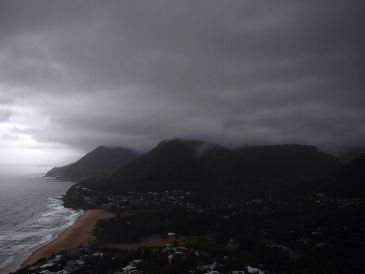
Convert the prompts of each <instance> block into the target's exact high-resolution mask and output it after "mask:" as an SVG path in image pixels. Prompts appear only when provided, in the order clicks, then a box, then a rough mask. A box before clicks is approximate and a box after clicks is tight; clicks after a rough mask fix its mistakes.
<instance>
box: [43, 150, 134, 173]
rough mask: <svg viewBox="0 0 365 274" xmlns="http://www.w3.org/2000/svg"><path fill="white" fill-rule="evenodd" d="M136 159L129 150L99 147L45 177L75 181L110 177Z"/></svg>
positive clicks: (52, 170)
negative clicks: (95, 177)
mask: <svg viewBox="0 0 365 274" xmlns="http://www.w3.org/2000/svg"><path fill="white" fill-rule="evenodd" d="M136 157H137V155H136V153H134V152H133V151H132V150H130V149H127V148H123V147H105V146H99V147H97V148H96V149H94V150H93V151H91V152H89V153H88V154H86V155H85V156H84V157H82V158H81V159H80V160H78V161H77V162H75V163H72V164H69V165H66V166H63V167H55V168H52V169H51V170H50V171H48V172H47V173H46V175H45V176H47V177H58V178H65V179H66V178H67V179H73V180H78V179H82V178H87V177H94V176H108V175H110V174H111V173H112V172H113V171H114V170H116V169H118V168H120V167H122V166H123V165H124V164H126V163H127V162H129V161H131V160H133V159H135V158H136Z"/></svg>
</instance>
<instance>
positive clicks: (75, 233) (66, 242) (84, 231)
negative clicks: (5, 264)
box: [21, 209, 114, 268]
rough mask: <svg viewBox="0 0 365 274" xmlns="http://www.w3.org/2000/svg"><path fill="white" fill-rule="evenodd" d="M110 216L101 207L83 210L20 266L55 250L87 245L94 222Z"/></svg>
mask: <svg viewBox="0 0 365 274" xmlns="http://www.w3.org/2000/svg"><path fill="white" fill-rule="evenodd" d="M112 217H114V214H112V213H110V212H108V211H105V210H102V209H93V210H87V211H85V213H84V214H83V215H82V216H80V217H79V218H78V219H77V220H76V222H75V223H73V224H72V225H71V226H69V227H68V228H66V229H65V230H64V231H63V232H62V233H60V234H59V235H58V237H57V238H55V239H54V240H52V241H50V242H49V243H48V244H46V245H44V246H42V247H40V248H39V249H37V250H35V251H34V252H33V253H32V254H31V255H30V256H29V258H28V259H26V260H25V261H24V262H23V263H22V265H21V268H22V267H25V266H27V265H31V264H33V263H35V262H36V261H38V260H39V259H40V258H43V257H49V256H51V255H52V254H53V253H55V252H59V251H62V250H67V249H72V248H76V247H78V246H81V245H83V246H87V245H88V244H89V243H90V242H91V241H92V240H94V239H95V236H94V235H93V229H94V226H95V224H96V223H97V222H98V221H99V220H102V219H109V218H112Z"/></svg>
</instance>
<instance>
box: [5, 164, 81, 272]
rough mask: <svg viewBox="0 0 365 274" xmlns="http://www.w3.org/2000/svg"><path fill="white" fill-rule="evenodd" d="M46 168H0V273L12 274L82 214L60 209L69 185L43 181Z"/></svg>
mask: <svg viewBox="0 0 365 274" xmlns="http://www.w3.org/2000/svg"><path fill="white" fill-rule="evenodd" d="M49 169H50V167H39V166H10V165H4V166H1V165H0V273H1V274H2V273H9V272H10V271H14V270H15V269H16V268H17V267H18V266H19V265H20V264H21V262H22V261H23V260H24V259H26V258H27V256H28V255H30V253H31V252H32V251H33V250H35V249H36V248H37V247H39V246H41V245H42V244H44V243H46V242H47V241H49V240H51V239H52V237H54V236H55V235H57V234H58V233H60V232H61V231H62V230H63V229H65V228H66V227H67V226H69V225H70V224H72V223H73V222H74V221H75V220H76V219H77V217H78V216H80V215H81V214H82V211H75V210H72V209H67V208H64V207H63V206H62V201H61V199H60V198H61V197H62V195H63V194H65V192H66V190H67V189H68V188H69V187H70V186H71V185H72V184H73V183H72V182H65V181H56V180H51V179H47V178H44V177H43V175H44V173H45V172H46V171H47V170H49Z"/></svg>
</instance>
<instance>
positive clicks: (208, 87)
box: [0, 0, 365, 148]
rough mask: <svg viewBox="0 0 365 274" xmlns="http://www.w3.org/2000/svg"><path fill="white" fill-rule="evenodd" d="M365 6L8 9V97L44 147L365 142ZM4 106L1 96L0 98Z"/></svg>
mask: <svg viewBox="0 0 365 274" xmlns="http://www.w3.org/2000/svg"><path fill="white" fill-rule="evenodd" d="M364 8H365V4H364V2H363V1H360V0H359V1H356V0H354V1H351V2H350V1H345V0H343V1H333V0H331V1H329V0H324V1H304V0H302V1H275V2H274V1H253V0H252V1H37V0H30V1H14V0H12V1H10V0H9V1H0V37H1V40H0V94H1V92H3V93H6V94H7V96H10V98H11V99H12V100H14V101H15V103H14V104H17V105H19V106H22V107H29V108H34V109H35V110H36V111H37V112H38V113H39V115H41V116H42V117H46V119H47V121H48V122H47V123H44V124H45V125H44V126H43V127H40V126H39V122H38V121H36V120H35V121H33V123H34V124H33V126H30V127H27V128H26V129H24V131H25V132H26V133H28V134H30V135H32V136H33V138H35V139H36V140H38V141H42V142H59V143H64V144H70V145H73V146H75V147H81V148H90V147H92V146H95V145H98V144H102V143H103V144H122V145H126V146H132V147H144V148H146V147H149V146H151V145H152V144H154V143H155V142H156V141H158V140H160V139H165V138H172V137H176V136H181V137H190V138H203V139H207V140H209V141H213V142H219V143H225V144H230V145H237V144H249V143H283V142H302V143H313V144H316V145H344V144H346V145H351V144H364V141H363V140H364V137H365V128H364V123H363V121H364V119H365V110H364V109H365V108H364V107H363V106H364V104H365V93H364V86H365V85H364V77H363V72H364V71H365V66H364V57H365V56H364V52H363V48H365V39H364V33H365V31H364V30H365V23H364V22H365V20H364V19H363V15H362V11H363V10H364ZM0 102H1V97H0Z"/></svg>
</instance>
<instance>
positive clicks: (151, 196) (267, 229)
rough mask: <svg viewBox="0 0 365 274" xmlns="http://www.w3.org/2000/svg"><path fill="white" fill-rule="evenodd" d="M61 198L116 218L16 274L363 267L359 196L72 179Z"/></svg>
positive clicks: (259, 273)
mask: <svg viewBox="0 0 365 274" xmlns="http://www.w3.org/2000/svg"><path fill="white" fill-rule="evenodd" d="M64 201H65V205H66V206H73V207H77V208H83V209H85V210H88V209H95V208H99V209H103V210H107V211H109V212H113V214H115V217H113V218H110V219H105V220H102V221H100V222H99V223H98V224H97V225H96V227H95V229H94V234H95V236H96V239H95V240H94V241H93V242H92V243H90V244H89V245H87V246H83V247H79V248H76V249H72V250H68V251H62V252H60V253H58V254H54V255H52V256H51V257H49V258H47V259H41V260H40V261H38V262H37V263H35V264H33V265H31V266H28V267H26V268H23V269H22V270H20V271H18V272H17V273H46V274H50V273H59V274H61V273H63V274H66V273H114V274H119V273H125V274H127V273H139V274H141V273H145V274H149V273H151V274H152V273H197V274H218V273H230V274H243V273H254V274H255V273H256V274H265V273H266V274H268V273H298V274H299V273H316V272H315V268H316V266H317V265H319V264H320V265H321V267H323V266H325V267H326V268H327V269H332V270H333V272H332V273H343V272H336V269H343V268H344V267H346V266H345V265H344V264H345V263H346V264H347V265H348V267H349V269H358V270H359V271H360V272H354V273H361V271H362V270H363V267H364V266H363V264H362V263H360V261H361V256H362V255H361V253H357V252H358V251H360V250H361V248H362V247H361V246H362V242H363V240H364V239H365V222H364V220H363V216H362V212H363V210H364V204H363V202H362V200H360V199H344V198H341V199H339V198H334V197H330V196H327V195H325V194H323V193H315V194H311V195H309V196H303V195H298V196H295V197H292V198H291V199H286V200H275V199H273V198H270V197H268V198H255V199H246V200H243V199H240V200H229V199H228V200H227V199H221V198H217V197H211V196H209V198H207V199H202V197H201V196H199V195H196V193H194V192H192V191H184V190H165V191H156V192H152V191H150V192H128V193H126V194H125V195H115V194H105V193H104V194H102V193H100V192H95V191H93V190H91V189H89V188H87V187H83V186H81V185H76V186H75V187H74V188H73V189H72V191H69V192H68V194H67V195H66V197H64ZM343 235H352V237H343ZM349 247H351V249H350V248H349ZM334 258H342V259H341V260H338V259H337V260H334ZM349 262H350V263H349ZM313 271H314V272H313ZM344 273H346V272H344Z"/></svg>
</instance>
